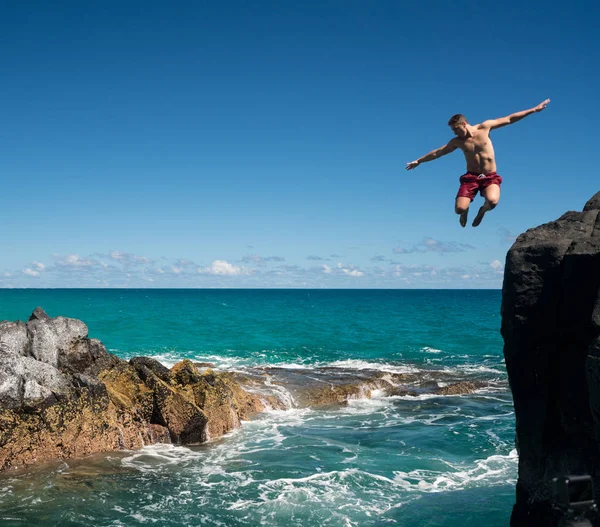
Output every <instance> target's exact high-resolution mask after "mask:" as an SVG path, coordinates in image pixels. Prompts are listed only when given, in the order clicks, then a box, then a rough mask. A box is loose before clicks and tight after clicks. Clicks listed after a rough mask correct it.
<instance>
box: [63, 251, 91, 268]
mask: <svg viewBox="0 0 600 527" xmlns="http://www.w3.org/2000/svg"><path fill="white" fill-rule="evenodd" d="M96 263H97V262H96V260H93V259H92V258H82V257H81V256H79V255H78V254H68V255H67V256H64V257H63V256H56V265H58V266H61V267H75V268H82V267H92V266H93V265H95V264H96Z"/></svg>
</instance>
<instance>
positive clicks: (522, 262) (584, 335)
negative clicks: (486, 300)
mask: <svg viewBox="0 0 600 527" xmlns="http://www.w3.org/2000/svg"><path fill="white" fill-rule="evenodd" d="M599 213H600V193H598V194H596V195H595V196H594V197H592V198H591V199H590V201H588V203H587V204H586V205H585V207H584V209H583V211H582V212H567V213H566V214H564V215H563V216H561V217H560V218H559V219H557V220H556V221H553V222H550V223H547V224H545V225H541V226H539V227H536V228H534V229H530V230H528V231H527V232H525V233H524V234H521V235H520V236H519V237H518V238H517V240H516V241H515V243H514V245H513V246H512V248H511V249H510V250H509V252H508V255H507V259H506V268H505V273H504V284H503V288H502V336H503V337H504V356H505V359H506V368H507V370H508V376H509V382H510V387H511V390H512V393H513V397H514V405H515V414H516V427H517V430H516V432H517V433H516V440H517V450H518V452H519V479H518V483H517V493H516V504H515V506H514V509H513V513H512V518H511V525H513V526H525V525H527V526H528V525H544V526H552V525H557V524H558V521H559V519H560V517H561V516H562V513H561V511H560V510H559V509H558V508H557V507H556V506H555V504H554V503H553V499H552V478H553V477H556V476H560V475H565V474H568V475H584V474H589V475H591V476H593V478H594V484H595V487H596V489H600V485H599V484H600V472H599V468H600V463H599V462H600V454H599V453H600V450H599V447H600V338H599V336H600V216H599Z"/></svg>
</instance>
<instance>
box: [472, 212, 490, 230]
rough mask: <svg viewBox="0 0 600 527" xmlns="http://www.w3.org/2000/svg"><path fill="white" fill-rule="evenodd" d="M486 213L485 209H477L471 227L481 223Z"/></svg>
mask: <svg viewBox="0 0 600 527" xmlns="http://www.w3.org/2000/svg"><path fill="white" fill-rule="evenodd" d="M486 212H487V209H486V208H485V207H481V208H480V209H479V212H478V213H477V216H475V219H474V220H473V227H477V226H478V225H479V224H480V223H481V220H482V219H483V217H484V216H485V213H486Z"/></svg>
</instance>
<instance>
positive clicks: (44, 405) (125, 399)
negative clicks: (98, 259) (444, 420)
mask: <svg viewBox="0 0 600 527" xmlns="http://www.w3.org/2000/svg"><path fill="white" fill-rule="evenodd" d="M485 385H486V383H482V382H480V381H475V382H473V381H470V380H469V379H468V378H464V377H463V376H461V375H458V376H457V374H454V373H451V372H447V371H436V370H427V372H419V371H415V372H411V373H391V372H388V371H381V370H379V369H363V370H360V371H359V370H356V369H345V368H341V367H337V368H334V367H319V368H306V369H304V368H277V367H262V368H261V367H256V368H248V369H247V370H246V372H245V373H240V372H222V371H221V372H217V371H215V369H214V364H212V363H198V362H192V361H190V360H183V361H181V362H179V363H177V364H175V365H174V366H173V367H172V368H167V367H166V366H164V365H163V364H161V363H160V362H158V361H156V360H155V359H152V358H150V357H134V358H132V359H131V360H129V361H125V360H123V359H120V358H118V357H116V356H114V355H111V354H110V353H108V352H107V350H106V348H105V347H104V345H103V344H102V342H100V341H99V340H96V339H90V338H88V329H87V327H86V325H85V324H84V323H83V322H81V321H80V320H75V319H70V318H65V317H56V318H50V317H49V316H48V315H47V314H46V313H45V312H44V311H43V310H42V309H41V308H38V309H36V310H35V311H34V312H33V314H32V315H31V317H30V318H29V320H28V321H27V323H23V322H7V321H4V322H0V471H2V470H6V469H7V468H9V467H16V466H19V465H24V464H31V463H35V462H37V461H44V460H50V459H57V458H59V459H60V458H70V457H80V456H84V455H88V454H92V453H95V452H103V451H111V450H119V449H138V448H141V447H143V446H144V445H148V444H153V443H157V442H162V443H169V442H172V443H177V444H183V445H194V444H198V443H202V442H205V441H207V440H208V439H211V438H215V437H219V436H222V435H224V434H226V433H227V432H230V431H231V430H233V429H235V428H238V427H239V426H240V425H241V421H243V420H245V419H248V418H249V417H250V416H252V415H253V414H256V413H258V412H262V411H264V410H281V409H288V408H302V407H308V406H310V407H323V406H328V405H340V404H346V403H347V402H348V401H350V400H352V399H364V398H370V397H372V396H375V395H377V396H419V395H422V394H434V395H440V396H443V395H448V396H456V395H462V394H468V393H472V392H474V391H475V390H478V389H479V388H482V387H485Z"/></svg>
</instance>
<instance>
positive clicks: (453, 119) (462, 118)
mask: <svg viewBox="0 0 600 527" xmlns="http://www.w3.org/2000/svg"><path fill="white" fill-rule="evenodd" d="M466 122H467V118H466V117H465V116H464V115H463V114H462V113H457V114H456V115H453V116H452V117H450V120H449V121H448V126H454V125H455V124H458V123H466Z"/></svg>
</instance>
